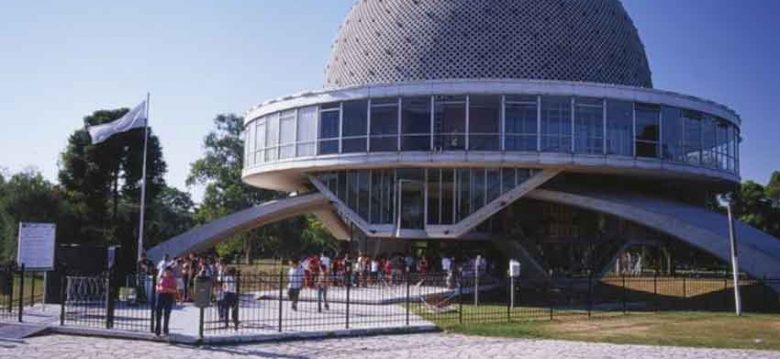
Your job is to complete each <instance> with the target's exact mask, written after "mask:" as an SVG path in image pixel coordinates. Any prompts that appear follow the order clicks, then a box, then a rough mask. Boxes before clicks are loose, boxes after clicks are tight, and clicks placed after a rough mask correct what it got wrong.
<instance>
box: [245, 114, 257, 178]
mask: <svg viewBox="0 0 780 359" xmlns="http://www.w3.org/2000/svg"><path fill="white" fill-rule="evenodd" d="M256 128H257V126H256V125H255V122H250V123H249V124H248V125H247V126H246V129H245V130H244V165H245V166H247V167H249V166H252V165H254V163H255V129H256Z"/></svg>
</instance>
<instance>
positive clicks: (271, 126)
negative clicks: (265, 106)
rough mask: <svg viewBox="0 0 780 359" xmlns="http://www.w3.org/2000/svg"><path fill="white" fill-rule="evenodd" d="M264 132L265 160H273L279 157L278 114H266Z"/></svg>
mask: <svg viewBox="0 0 780 359" xmlns="http://www.w3.org/2000/svg"><path fill="white" fill-rule="evenodd" d="M267 121H268V124H267V125H266V132H265V148H266V149H265V160H266V161H275V160H276V159H277V158H279V114H278V113H275V114H273V115H271V116H268V119H267Z"/></svg>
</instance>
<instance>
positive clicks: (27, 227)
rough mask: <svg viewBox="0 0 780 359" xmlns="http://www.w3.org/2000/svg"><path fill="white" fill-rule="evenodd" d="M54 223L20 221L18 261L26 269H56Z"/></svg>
mask: <svg viewBox="0 0 780 359" xmlns="http://www.w3.org/2000/svg"><path fill="white" fill-rule="evenodd" d="M56 230H57V227H56V225H55V224H54V223H19V244H18V248H17V249H18V250H17V251H16V262H17V263H18V264H19V265H22V264H24V266H25V269H38V270H53V269H54V235H55V233H56Z"/></svg>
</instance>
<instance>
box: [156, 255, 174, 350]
mask: <svg viewBox="0 0 780 359" xmlns="http://www.w3.org/2000/svg"><path fill="white" fill-rule="evenodd" d="M156 289H157V305H156V306H155V319H156V321H155V327H154V333H155V334H156V335H158V336H159V335H160V319H163V330H162V331H163V333H165V335H168V323H169V322H170V320H171V310H172V309H173V303H174V301H175V300H176V292H177V291H176V278H175V277H174V276H173V269H172V268H171V267H166V268H165V270H163V272H162V275H160V279H158V280H157V288H156ZM161 317H162V318H161Z"/></svg>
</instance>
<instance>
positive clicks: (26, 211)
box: [0, 171, 69, 261]
mask: <svg viewBox="0 0 780 359" xmlns="http://www.w3.org/2000/svg"><path fill="white" fill-rule="evenodd" d="M0 184H2V190H0V228H1V229H2V232H0V236H2V240H1V241H0V243H1V244H0V245H2V257H3V259H4V260H6V261H8V260H12V259H13V258H15V257H16V248H17V244H16V241H17V238H18V237H17V233H18V228H19V222H53V223H57V224H58V228H57V236H61V235H65V234H66V233H67V232H68V228H69V227H68V226H67V223H63V224H62V226H60V222H62V221H61V219H62V218H63V217H64V213H66V212H67V210H66V208H65V207H66V206H67V203H66V202H65V201H64V200H63V197H62V193H61V191H60V190H59V189H58V188H56V187H55V186H54V185H52V184H51V183H50V182H49V181H46V180H45V179H44V178H43V176H41V174H40V173H38V172H33V171H27V172H22V173H17V174H15V175H13V176H12V177H11V178H10V179H9V180H8V181H7V182H5V180H4V179H3V180H0Z"/></svg>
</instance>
